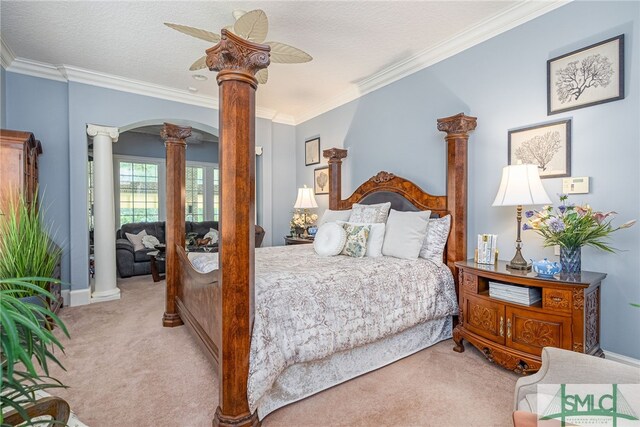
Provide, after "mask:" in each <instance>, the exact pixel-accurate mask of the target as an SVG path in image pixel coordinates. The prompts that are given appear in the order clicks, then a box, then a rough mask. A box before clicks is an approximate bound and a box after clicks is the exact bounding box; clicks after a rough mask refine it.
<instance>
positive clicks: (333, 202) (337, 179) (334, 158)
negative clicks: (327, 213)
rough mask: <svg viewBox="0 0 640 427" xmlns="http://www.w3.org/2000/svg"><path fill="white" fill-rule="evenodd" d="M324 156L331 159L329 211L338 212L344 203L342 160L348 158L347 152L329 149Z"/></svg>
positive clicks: (339, 149)
mask: <svg viewBox="0 0 640 427" xmlns="http://www.w3.org/2000/svg"><path fill="white" fill-rule="evenodd" d="M322 155H323V156H324V157H325V158H326V159H329V209H332V210H337V209H339V207H338V205H339V203H340V201H342V159H344V158H345V157H347V150H343V149H341V148H329V149H328V150H324V151H323V152H322Z"/></svg>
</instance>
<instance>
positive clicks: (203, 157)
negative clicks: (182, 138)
mask: <svg viewBox="0 0 640 427" xmlns="http://www.w3.org/2000/svg"><path fill="white" fill-rule="evenodd" d="M113 154H120V155H126V156H139V157H152V158H158V159H164V158H165V147H164V141H163V139H162V138H160V135H150V134H145V133H137V132H123V133H121V134H120V137H119V138H118V142H116V143H115V144H113ZM186 156H187V160H188V161H194V162H208V163H218V143H217V142H204V143H202V144H188V145H187V151H186Z"/></svg>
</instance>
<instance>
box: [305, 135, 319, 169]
mask: <svg viewBox="0 0 640 427" xmlns="http://www.w3.org/2000/svg"><path fill="white" fill-rule="evenodd" d="M318 163H320V137H317V138H313V139H309V140H308V141H305V143H304V165H305V166H309V165H317V164H318Z"/></svg>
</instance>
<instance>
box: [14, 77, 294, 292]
mask: <svg viewBox="0 0 640 427" xmlns="http://www.w3.org/2000/svg"><path fill="white" fill-rule="evenodd" d="M6 79H7V85H6V86H7V95H6V99H7V105H8V106H10V108H9V109H8V111H7V127H9V128H12V129H22V130H29V131H32V132H33V133H34V134H35V135H36V137H37V138H39V139H40V140H41V141H42V143H43V147H44V154H43V156H42V157H41V162H40V164H41V170H40V182H41V183H46V185H45V186H44V188H42V189H41V190H45V194H44V197H43V202H44V205H45V206H47V207H49V210H48V212H47V219H48V220H49V221H51V223H53V224H54V227H56V228H57V229H58V230H59V233H58V237H57V238H56V241H58V242H59V243H62V245H63V247H64V249H65V256H64V261H63V278H64V280H68V281H70V282H71V286H72V290H81V289H86V288H87V286H88V274H87V271H88V270H87V265H88V227H85V226H83V225H82V224H87V212H86V206H87V162H86V160H87V151H88V150H87V149H88V137H87V134H86V125H87V124H88V123H93V124H99V125H104V126H114V127H118V128H123V127H127V126H129V125H131V124H134V123H139V122H149V121H157V120H158V119H160V120H166V119H174V120H184V121H189V122H196V123H202V124H205V126H206V127H205V129H207V130H209V129H208V128H215V129H217V127H218V111H217V110H215V109H213V108H203V107H197V106H193V105H188V104H182V103H178V102H173V101H167V100H162V99H158V98H152V97H147V96H142V95H136V94H131V93H125V92H120V91H116V90H111V89H105V88H100V87H96V86H90V85H85V84H79V83H74V82H69V83H63V82H57V81H52V80H46V79H41V78H37V77H31V76H27V75H22V74H16V73H11V72H7V73H6ZM274 126H275V124H273V123H272V122H271V121H270V120H266V119H256V145H262V146H263V147H264V148H265V155H268V157H269V158H272V157H273V153H272V140H271V139H272V128H273V127H274ZM283 127H284V128H289V129H290V130H289V131H288V132H281V136H280V139H282V138H286V137H288V138H289V139H290V140H289V141H287V142H285V144H289V145H290V147H291V150H292V152H293V151H294V145H295V142H294V140H293V137H294V133H293V127H292V126H286V125H278V126H277V128H278V129H279V130H281V129H282V128H283ZM123 141H124V142H125V143H126V141H127V137H126V136H125V137H124V140H123ZM195 147H196V146H192V148H190V149H188V150H187V153H188V154H187V156H188V158H191V156H194V154H191V153H190V152H195V151H197V150H201V148H195ZM125 150H126V149H125ZM136 153H137V154H139V155H145V154H146V155H147V156H148V155H152V156H153V155H156V154H158V153H159V152H158V151H157V150H156V149H155V148H154V149H153V152H152V153H150V154H149V153H146V152H136ZM200 154H202V153H200ZM215 160H216V158H213V157H211V158H209V159H208V160H207V161H215ZM271 167H272V162H271V160H269V162H268V163H266V164H265V166H264V168H263V174H264V175H265V176H263V177H262V180H261V182H262V187H263V188H262V191H264V193H263V199H264V205H265V206H267V205H268V206H269V207H271V205H272V203H271V198H272V194H271V189H272V188H279V187H281V186H282V185H284V186H288V185H290V183H295V171H294V170H293V169H289V170H288V173H287V172H286V171H282V172H281V173H278V174H277V175H275V179H276V181H273V179H274V178H273V175H272V173H271ZM279 209H280V207H279V206H276V207H274V208H273V212H272V211H271V210H269V211H266V210H265V211H263V212H261V214H262V215H261V216H262V217H263V218H265V221H266V222H265V223H264V224H263V225H264V227H265V229H266V231H267V235H266V236H265V243H264V245H269V244H270V243H271V240H272V236H273V233H274V229H277V230H282V229H284V228H286V227H285V226H283V224H288V218H287V214H286V213H285V214H284V215H281V214H280V211H279ZM274 213H275V215H274ZM70 224H74V226H73V227H71V226H70ZM114 232H115V230H114ZM276 243H278V242H276Z"/></svg>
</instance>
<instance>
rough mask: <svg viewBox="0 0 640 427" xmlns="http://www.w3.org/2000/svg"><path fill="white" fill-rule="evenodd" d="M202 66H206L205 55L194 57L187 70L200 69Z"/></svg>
mask: <svg viewBox="0 0 640 427" xmlns="http://www.w3.org/2000/svg"><path fill="white" fill-rule="evenodd" d="M203 68H207V57H206V56H203V57H201V58H198V59H196V62H194V63H193V64H191V67H189V71H198V70H202V69H203Z"/></svg>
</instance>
